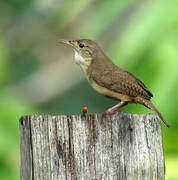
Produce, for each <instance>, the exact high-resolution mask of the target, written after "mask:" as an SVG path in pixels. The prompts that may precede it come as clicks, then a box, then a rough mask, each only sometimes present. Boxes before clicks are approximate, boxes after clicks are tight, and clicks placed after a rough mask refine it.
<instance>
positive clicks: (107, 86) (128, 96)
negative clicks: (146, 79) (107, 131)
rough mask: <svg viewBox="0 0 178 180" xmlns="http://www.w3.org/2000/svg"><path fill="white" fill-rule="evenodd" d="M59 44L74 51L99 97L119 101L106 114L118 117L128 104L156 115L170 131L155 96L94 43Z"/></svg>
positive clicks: (66, 41) (73, 42) (78, 41)
mask: <svg viewBox="0 0 178 180" xmlns="http://www.w3.org/2000/svg"><path fill="white" fill-rule="evenodd" d="M59 41H60V43H63V44H67V45H69V46H70V47H72V48H73V49H74V60H75V62H76V64H78V65H79V66H80V67H81V68H82V69H83V71H84V73H85V75H86V77H87V80H88V82H89V83H90V84H91V86H92V87H93V88H94V89H95V90H96V91H97V92H98V93H100V94H102V95H104V96H106V97H109V98H113V99H116V100H118V101H120V103H118V104H116V105H115V106H113V107H110V108H109V109H107V110H106V111H105V112H104V114H106V115H111V114H117V113H118V110H119V109H120V108H121V107H124V106H126V105H127V104H128V103H137V104H141V105H144V106H145V107H147V108H148V109H151V110H152V111H154V112H155V113H157V114H158V116H159V117H160V119H161V120H162V121H163V122H164V123H165V125H166V126H167V127H170V125H169V124H168V122H167V121H166V119H165V118H164V117H163V116H162V114H161V113H160V112H159V111H158V109H157V108H156V107H155V106H154V105H153V103H152V102H151V98H152V97H153V95H152V93H151V92H150V91H149V90H148V88H147V87H146V86H145V85H144V83H143V82H142V81H140V80H139V79H138V78H137V77H135V76H134V75H133V74H131V73H130V72H128V71H126V70H123V69H121V68H120V67H118V66H117V65H116V64H114V63H113V62H112V61H111V60H110V59H109V57H108V56H106V55H105V53H104V52H103V50H102V49H101V48H100V46H99V45H98V44H97V43H96V42H95V41H93V40H89V39H79V40H67V39H60V40H59Z"/></svg>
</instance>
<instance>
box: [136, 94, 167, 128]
mask: <svg viewBox="0 0 178 180" xmlns="http://www.w3.org/2000/svg"><path fill="white" fill-rule="evenodd" d="M137 102H138V103H140V104H143V105H144V106H146V107H147V108H149V109H151V110H152V111H154V112H156V113H157V114H158V116H159V117H160V118H161V120H162V121H163V122H164V124H165V125H166V126H167V127H170V125H169V124H168V122H167V121H166V119H165V118H164V117H163V116H162V114H161V113H160V112H159V111H158V110H157V109H156V107H155V106H154V105H153V103H152V102H151V101H150V100H147V99H144V98H141V97H139V98H138V99H137Z"/></svg>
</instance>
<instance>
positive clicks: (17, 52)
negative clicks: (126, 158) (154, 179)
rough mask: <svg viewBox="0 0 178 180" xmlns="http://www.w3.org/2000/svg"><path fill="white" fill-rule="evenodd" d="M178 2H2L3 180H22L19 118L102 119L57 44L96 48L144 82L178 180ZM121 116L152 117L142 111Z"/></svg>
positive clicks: (99, 100)
mask: <svg viewBox="0 0 178 180" xmlns="http://www.w3.org/2000/svg"><path fill="white" fill-rule="evenodd" d="M177 8H178V1H168V0H167V1H159V0H150V1H144V0H137V1H131V0H110V1H109V0H58V1H57V0H38V1H34V0H23V1H19V0H0V179H3V180H11V179H13V180H15V179H19V178H20V174H19V166H20V155H19V154H20V150H19V144H20V140H19V122H18V120H19V118H20V117H21V116H22V115H26V114H28V115H29V114H79V113H81V108H82V107H83V106H87V107H88V109H89V112H90V113H94V112H102V111H104V110H105V109H106V108H108V107H110V106H111V105H114V104H115V103H116V102H115V101H113V100H110V99H107V98H105V97H102V96H101V95H99V94H97V93H96V92H95V91H93V89H92V88H91V87H90V85H89V84H88V82H87V80H86V79H85V77H84V74H83V72H82V71H81V69H80V68H79V67H78V66H77V65H75V63H74V61H73V52H72V50H71V49H70V48H68V47H66V46H63V45H62V44H59V43H58V39H59V38H67V39H80V38H88V39H92V40H95V41H97V42H98V43H99V44H100V46H101V47H102V48H103V50H104V51H105V52H106V54H107V55H108V56H109V57H110V58H111V59H112V60H113V61H114V62H115V63H116V64H117V65H119V66H120V67H122V68H124V69H126V70H128V71H130V72H132V73H133V74H135V75H136V76H137V77H139V79H141V80H142V81H143V82H144V83H145V84H146V85H147V87H148V88H149V89H150V91H151V92H152V93H153V94H154V99H153V103H154V104H155V105H156V106H157V108H158V109H159V110H160V111H161V112H162V113H163V115H164V116H165V118H166V119H167V120H168V122H169V123H170V124H171V128H170V129H168V128H166V127H165V126H164V125H162V129H163V143H164V152H165V161H166V179H167V180H177V179H178V128H177V126H178V120H177V108H178V107H177V105H178V83H177V82H178V9H177ZM123 111H125V112H130V113H150V112H151V111H149V110H147V109H146V108H144V107H142V106H140V105H129V106H126V107H125V108H123Z"/></svg>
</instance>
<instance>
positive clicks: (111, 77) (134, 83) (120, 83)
mask: <svg viewBox="0 0 178 180" xmlns="http://www.w3.org/2000/svg"><path fill="white" fill-rule="evenodd" d="M100 72H101V71H100ZM91 76H92V79H93V80H94V81H95V82H96V83H97V84H99V85H100V86H102V87H105V88H108V89H109V90H112V91H115V92H118V93H120V94H124V95H128V96H131V97H136V96H141V97H143V98H145V99H150V98H151V97H153V95H152V93H151V92H150V91H149V90H148V89H147V87H146V86H145V85H144V84H143V83H142V82H141V81H140V80H139V79H137V78H136V77H135V76H134V75H132V74H131V73H129V72H127V71H124V70H122V69H120V68H119V67H117V66H114V67H112V69H110V70H109V69H108V68H107V69H106V70H104V69H103V70H102V73H100V74H98V73H97V71H93V72H92V73H91Z"/></svg>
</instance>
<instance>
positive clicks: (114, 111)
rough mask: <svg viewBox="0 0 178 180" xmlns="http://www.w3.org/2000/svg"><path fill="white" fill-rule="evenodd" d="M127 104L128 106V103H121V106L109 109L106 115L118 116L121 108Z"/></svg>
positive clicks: (117, 105)
mask: <svg viewBox="0 0 178 180" xmlns="http://www.w3.org/2000/svg"><path fill="white" fill-rule="evenodd" d="M127 104H128V102H126V101H121V102H120V103H119V104H116V105H115V106H113V107H111V108H109V109H107V110H106V111H105V112H104V114H106V115H110V114H117V113H118V112H117V111H118V110H119V109H120V108H121V107H123V106H125V105H127Z"/></svg>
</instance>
